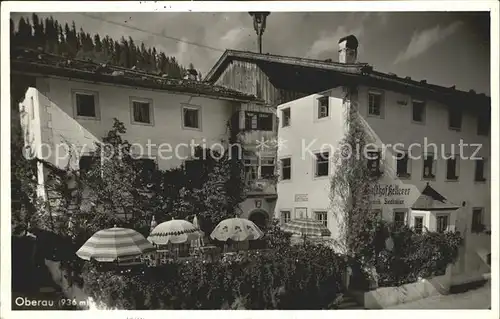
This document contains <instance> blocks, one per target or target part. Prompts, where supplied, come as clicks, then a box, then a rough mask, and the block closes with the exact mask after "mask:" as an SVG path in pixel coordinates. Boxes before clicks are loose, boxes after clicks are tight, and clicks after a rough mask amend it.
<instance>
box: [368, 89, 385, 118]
mask: <svg viewBox="0 0 500 319" xmlns="http://www.w3.org/2000/svg"><path fill="white" fill-rule="evenodd" d="M368 114H369V115H373V116H382V93H379V92H370V93H368Z"/></svg>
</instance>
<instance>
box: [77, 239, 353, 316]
mask: <svg viewBox="0 0 500 319" xmlns="http://www.w3.org/2000/svg"><path fill="white" fill-rule="evenodd" d="M345 265H346V264H345V261H344V259H343V258H342V257H340V256H339V255H337V254H335V253H334V252H333V251H332V250H331V249H329V248H327V247H322V246H314V245H304V246H299V247H290V249H287V250H286V251H282V252H279V253H278V252H277V251H276V250H274V251H272V252H271V253H267V254H252V255H250V256H246V257H243V258H241V259H239V260H227V261H218V262H214V263H208V262H203V261H201V260H198V261H195V262H193V261H188V262H178V263H172V264H167V265H164V266H161V267H152V268H146V267H138V268H136V269H132V270H130V272H128V273H127V272H125V273H120V272H117V271H116V270H101V269H99V268H98V267H97V266H96V265H92V264H90V263H89V264H87V265H86V266H85V267H84V271H83V279H84V280H83V281H84V289H85V292H86V293H88V294H89V296H90V297H92V298H93V299H94V300H95V301H96V302H97V303H104V304H106V305H107V306H108V307H110V308H117V309H126V310H128V309H138V310H144V309H327V308H331V307H333V304H332V302H334V301H335V300H336V299H337V297H338V296H339V294H340V293H341V292H342V283H341V278H342V274H343V273H344V270H345Z"/></svg>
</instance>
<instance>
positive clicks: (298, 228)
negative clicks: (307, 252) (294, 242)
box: [281, 218, 331, 237]
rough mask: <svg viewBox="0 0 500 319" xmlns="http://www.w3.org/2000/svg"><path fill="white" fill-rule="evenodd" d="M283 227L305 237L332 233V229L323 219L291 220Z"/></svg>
mask: <svg viewBox="0 0 500 319" xmlns="http://www.w3.org/2000/svg"><path fill="white" fill-rule="evenodd" d="M281 229H283V230H284V231H286V232H290V233H293V234H297V235H301V236H304V237H308V236H312V237H322V236H330V235H331V232H330V230H329V229H328V228H326V226H325V225H324V224H323V223H322V222H321V221H319V220H314V219H310V218H305V219H294V220H291V221H289V222H288V223H286V224H285V225H283V226H282V227H281Z"/></svg>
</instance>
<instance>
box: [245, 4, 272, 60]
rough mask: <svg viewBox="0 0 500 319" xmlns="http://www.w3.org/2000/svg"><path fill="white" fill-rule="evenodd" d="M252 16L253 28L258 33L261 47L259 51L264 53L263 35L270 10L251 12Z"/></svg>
mask: <svg viewBox="0 0 500 319" xmlns="http://www.w3.org/2000/svg"><path fill="white" fill-rule="evenodd" d="M248 14H250V16H252V18H253V28H254V30H255V33H257V45H258V47H259V53H262V35H263V34H264V31H265V30H266V19H267V16H268V15H270V14H271V13H270V12H249V13H248Z"/></svg>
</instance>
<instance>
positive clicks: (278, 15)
mask: <svg viewBox="0 0 500 319" xmlns="http://www.w3.org/2000/svg"><path fill="white" fill-rule="evenodd" d="M38 15H39V16H40V17H46V16H50V15H52V16H53V17H54V18H55V19H57V20H58V21H59V22H62V23H65V22H68V23H71V22H72V21H75V24H76V27H77V29H78V30H79V29H80V27H82V28H83V29H84V30H85V31H86V32H89V33H91V34H95V33H99V35H101V36H105V35H109V36H111V37H112V38H114V39H115V40H119V38H120V37H121V36H125V37H126V38H127V37H128V36H131V37H132V38H133V39H134V41H135V42H136V43H140V42H144V44H146V45H149V46H155V47H156V48H157V49H160V50H163V51H164V52H165V53H166V54H167V55H170V56H175V57H176V58H177V59H178V60H179V61H180V62H181V63H182V64H183V65H185V66H187V65H188V64H189V63H193V64H194V66H195V67H196V69H198V70H200V71H201V72H202V74H203V75H205V74H206V73H207V72H208V71H209V70H210V69H211V67H212V66H213V65H214V64H215V62H216V61H217V60H218V59H219V57H220V56H221V55H222V53H223V51H224V50H225V49H235V50H245V51H256V50H257V37H256V34H255V31H254V29H253V22H252V18H251V17H250V16H249V15H248V13H246V12H234V13H229V12H224V13H200V12H178V13H164V12H162V13H158V12H155V13H153V12H151V13H147V12H141V13H123V12H120V13H109V12H106V13H95V12H93V13H77V12H72V13H39V14H38ZM20 16H25V17H26V16H29V17H31V13H12V18H13V19H14V21H16V22H17V21H18V20H19V18H20ZM106 20H107V21H106ZM489 21H490V20H489V14H488V13H478V12H476V13H467V12H345V13H344V12H311V13H307V12H292V13H289V12H273V13H271V15H269V16H268V19H267V27H266V30H265V32H264V35H263V52H264V53H270V54H278V55H288V56H297V57H307V58H313V59H323V60H324V59H328V58H330V59H332V60H333V61H337V60H338V40H339V39H340V38H341V37H343V36H346V35H350V34H353V35H355V36H356V37H357V38H358V40H359V43H360V44H359V50H358V61H359V62H363V63H369V64H370V65H372V66H373V67H374V69H375V70H378V71H381V72H387V73H388V72H391V73H395V74H397V75H398V76H402V77H405V76H410V77H411V78H412V79H415V80H424V79H425V80H427V82H428V83H432V84H437V85H443V86H453V85H455V86H456V88H457V89H461V90H466V91H468V90H470V89H473V90H475V91H476V92H478V93H486V94H487V95H489V94H490V29H489V28H490V22H489ZM117 24H121V25H124V26H121V25H117ZM125 26H128V27H125ZM137 29H141V30H143V31H147V32H143V31H139V30H137ZM162 35H163V36H162ZM164 36H165V37H166V38H165V37H164ZM169 37H173V38H178V39H182V40H183V41H186V42H191V43H197V44H200V45H202V46H195V45H190V44H187V43H185V42H180V41H176V40H173V39H170V38H169ZM207 47H208V48H207Z"/></svg>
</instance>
